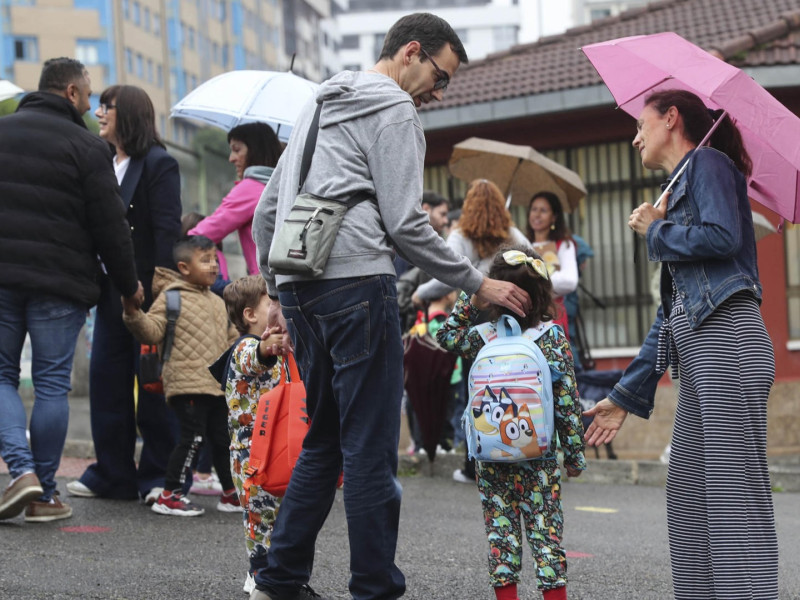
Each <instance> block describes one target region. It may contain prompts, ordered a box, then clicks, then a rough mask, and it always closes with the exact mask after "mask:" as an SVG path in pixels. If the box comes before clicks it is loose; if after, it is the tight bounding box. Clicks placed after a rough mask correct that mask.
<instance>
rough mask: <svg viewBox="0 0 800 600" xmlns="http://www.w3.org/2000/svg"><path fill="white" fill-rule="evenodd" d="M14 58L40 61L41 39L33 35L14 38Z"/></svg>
mask: <svg viewBox="0 0 800 600" xmlns="http://www.w3.org/2000/svg"><path fill="white" fill-rule="evenodd" d="M14 60H21V61H25V62H38V61H39V41H38V40H37V39H36V38H35V37H32V36H27V37H18V38H14Z"/></svg>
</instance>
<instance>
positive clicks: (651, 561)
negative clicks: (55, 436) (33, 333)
mask: <svg viewBox="0 0 800 600" xmlns="http://www.w3.org/2000/svg"><path fill="white" fill-rule="evenodd" d="M70 404H71V410H70V429H69V434H68V438H69V439H68V443H67V446H66V447H65V453H64V458H63V459H62V465H61V469H60V470H59V473H58V485H59V489H60V490H61V491H62V494H63V498H62V499H63V500H65V501H66V502H68V503H69V504H71V505H72V507H73V510H74V515H73V517H72V518H71V519H67V520H63V521H55V522H52V523H40V524H30V523H24V521H23V519H22V517H21V516H20V517H17V518H15V519H10V520H6V521H0V600H28V599H30V600H39V599H48V600H50V599H54V600H58V599H86V600H94V599H98V600H99V599H113V600H152V599H155V598H170V599H171V600H182V599H187V600H188V599H192V600H195V599H245V600H246V598H247V596H246V595H245V594H244V593H243V592H242V591H241V585H242V583H243V580H244V576H245V572H246V569H247V560H246V555H245V551H244V543H243V535H244V533H243V532H244V529H243V527H242V524H241V520H240V518H241V517H240V515H238V514H230V513H219V512H217V511H216V510H215V504H216V499H215V498H212V497H205V496H194V497H193V500H195V501H196V502H197V503H199V504H201V505H203V506H205V507H206V514H205V515H204V516H202V517H198V518H178V517H167V516H163V515H157V514H155V513H153V512H152V511H150V510H149V508H148V507H146V506H144V505H143V504H139V503H137V502H124V501H112V500H99V499H86V498H75V497H70V496H69V495H67V493H66V489H65V484H66V482H67V481H69V480H71V479H75V478H77V477H78V476H80V474H81V473H82V472H83V470H84V469H85V467H86V466H87V465H88V464H89V462H90V460H91V458H90V457H91V456H92V455H93V448H92V445H91V434H90V428H89V423H88V402H87V401H86V400H85V399H78V400H77V401H76V400H75V399H71V402H70ZM590 456H591V453H590ZM461 461H462V457H461V456H457V455H443V456H438V457H437V458H436V461H435V462H434V463H433V465H430V464H429V463H428V461H427V459H426V458H423V457H421V456H419V455H414V456H407V455H402V456H401V461H400V474H401V477H400V480H401V483H402V485H403V487H404V494H403V504H402V515H401V525H400V537H399V542H398V551H397V564H398V565H399V566H400V568H401V569H402V570H403V572H404V573H405V575H406V578H407V584H408V589H407V593H406V595H405V598H410V599H413V600H473V599H474V600H491V599H492V598H494V594H493V593H492V591H491V588H490V587H489V584H488V575H487V573H486V558H485V556H486V551H487V544H486V539H485V533H484V530H483V522H482V514H481V508H480V502H479V499H478V493H477V490H476V488H475V487H474V486H473V485H471V484H461V483H456V482H454V481H453V480H452V478H451V475H452V472H453V469H454V468H456V467H458V466H460V464H461ZM771 475H772V480H773V486H774V489H775V490H776V493H775V494H774V502H775V510H776V524H777V529H778V538H779V544H780V563H779V570H780V597H779V598H780V600H800V493H796V492H797V491H800V460H798V457H783V458H780V459H777V460H774V461H773V464H772V467H771ZM665 478H666V465H662V464H660V463H659V462H653V461H635V460H624V461H607V460H595V459H590V466H589V470H588V471H587V472H586V473H584V474H583V475H582V476H581V477H580V478H579V479H575V480H570V481H567V482H565V485H564V493H563V497H564V512H565V539H564V543H565V547H566V549H567V552H568V558H569V579H570V584H569V586H568V591H569V598H570V600H627V599H631V600H633V599H636V600H661V599H665V600H666V599H669V598H671V597H672V584H671V580H670V569H669V549H668V545H667V532H666V512H665V496H664V480H665ZM8 481H9V476H8V474H7V471H6V470H5V465H4V464H3V463H2V461H0V489H2V488H4V487H5V486H6V485H7V483H8ZM348 553H349V544H348V539H347V528H346V523H345V518H344V506H343V502H342V495H341V493H338V494H337V497H336V502H335V504H334V507H333V509H332V511H331V514H330V516H329V518H328V520H327V522H326V524H325V526H324V528H323V530H322V532H321V535H320V538H319V540H318V544H317V550H316V559H315V569H314V576H313V578H312V581H311V584H312V586H313V587H314V588H315V589H317V590H318V591H319V592H321V593H324V594H325V595H327V596H328V597H331V598H336V599H344V598H349V597H350V596H349V594H348V593H347V581H348V577H349V573H348ZM523 565H524V566H523V575H522V585H521V586H520V598H521V599H522V600H534V599H537V600H538V599H540V598H541V595H540V594H539V593H538V592H537V591H536V587H535V580H534V571H533V568H532V566H531V563H530V553H529V549H528V548H527V547H526V549H525V558H524V560H523ZM698 600H700V599H698Z"/></svg>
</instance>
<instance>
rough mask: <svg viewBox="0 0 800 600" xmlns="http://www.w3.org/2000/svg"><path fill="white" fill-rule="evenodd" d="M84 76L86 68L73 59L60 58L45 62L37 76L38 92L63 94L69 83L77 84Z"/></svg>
mask: <svg viewBox="0 0 800 600" xmlns="http://www.w3.org/2000/svg"><path fill="white" fill-rule="evenodd" d="M85 76H86V67H84V66H83V63H82V62H80V61H79V60H75V59H74V58H67V57H65V56H62V57H60V58H51V59H49V60H46V61H45V63H44V66H43V67H42V74H41V75H40V76H39V91H40V92H63V91H64V90H66V89H67V87H68V86H69V84H70V83H77V82H78V81H80V80H81V79H83V78H84V77H85Z"/></svg>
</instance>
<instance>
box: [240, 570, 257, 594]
mask: <svg viewBox="0 0 800 600" xmlns="http://www.w3.org/2000/svg"><path fill="white" fill-rule="evenodd" d="M254 589H256V580H255V579H253V576H252V575H251V574H250V573H248V574H247V578H246V579H245V580H244V585H243V586H242V591H243V592H244V593H245V594H247V595H250V593H251V592H252V591H253V590H254Z"/></svg>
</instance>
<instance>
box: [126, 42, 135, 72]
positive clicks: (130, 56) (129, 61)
mask: <svg viewBox="0 0 800 600" xmlns="http://www.w3.org/2000/svg"><path fill="white" fill-rule="evenodd" d="M125 70H126V71H128V73H133V52H132V51H131V49H130V48H125Z"/></svg>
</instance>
